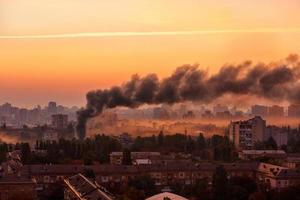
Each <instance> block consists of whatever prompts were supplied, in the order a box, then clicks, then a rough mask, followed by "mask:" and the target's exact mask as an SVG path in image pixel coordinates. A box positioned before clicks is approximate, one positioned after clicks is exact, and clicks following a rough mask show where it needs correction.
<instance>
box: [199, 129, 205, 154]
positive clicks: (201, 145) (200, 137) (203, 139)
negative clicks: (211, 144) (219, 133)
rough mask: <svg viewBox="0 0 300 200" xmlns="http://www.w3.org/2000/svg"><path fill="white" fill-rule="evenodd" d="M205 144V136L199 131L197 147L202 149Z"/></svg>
mask: <svg viewBox="0 0 300 200" xmlns="http://www.w3.org/2000/svg"><path fill="white" fill-rule="evenodd" d="M205 146H206V143H205V138H204V136H203V134H202V133H199V135H198V137H197V149H198V150H203V149H204V148H205Z"/></svg>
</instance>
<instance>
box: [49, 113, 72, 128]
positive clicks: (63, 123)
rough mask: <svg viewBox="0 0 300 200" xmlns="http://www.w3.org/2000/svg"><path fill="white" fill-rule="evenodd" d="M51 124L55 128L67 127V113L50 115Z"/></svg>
mask: <svg viewBox="0 0 300 200" xmlns="http://www.w3.org/2000/svg"><path fill="white" fill-rule="evenodd" d="M52 126H53V127H54V128H57V129H64V128H67V126H68V115H64V114H55V115H52Z"/></svg>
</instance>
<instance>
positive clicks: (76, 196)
mask: <svg viewBox="0 0 300 200" xmlns="http://www.w3.org/2000/svg"><path fill="white" fill-rule="evenodd" d="M64 183H65V185H66V187H65V191H64V199H65V200H87V199H89V200H112V199H113V198H112V196H111V195H110V194H108V192H107V191H105V189H104V188H103V187H101V186H99V185H98V184H97V183H96V182H92V181H91V180H89V179H88V178H86V177H85V176H83V175H82V174H77V175H74V176H72V177H70V178H67V179H64Z"/></svg>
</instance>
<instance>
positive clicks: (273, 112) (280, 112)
mask: <svg viewBox="0 0 300 200" xmlns="http://www.w3.org/2000/svg"><path fill="white" fill-rule="evenodd" d="M269 116H270V117H284V107H282V106H278V105H273V106H271V107H269Z"/></svg>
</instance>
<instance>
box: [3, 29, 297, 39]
mask: <svg viewBox="0 0 300 200" xmlns="http://www.w3.org/2000/svg"><path fill="white" fill-rule="evenodd" d="M230 33H300V28H293V29H284V28H281V29H227V30H195V31H148V32H81V33H59V34H44V35H41V34H32V35H0V39H1V40H3V39H68V38H96V37H132V36H180V35H205V34H230Z"/></svg>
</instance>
